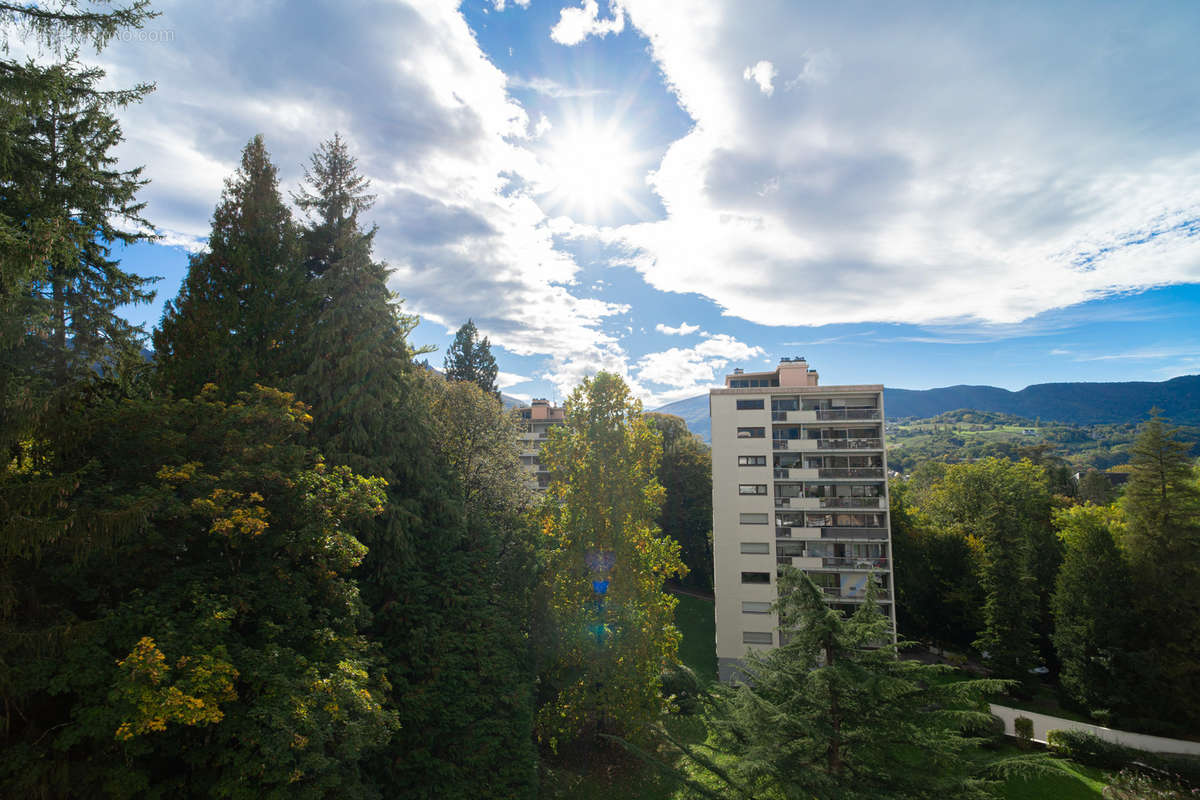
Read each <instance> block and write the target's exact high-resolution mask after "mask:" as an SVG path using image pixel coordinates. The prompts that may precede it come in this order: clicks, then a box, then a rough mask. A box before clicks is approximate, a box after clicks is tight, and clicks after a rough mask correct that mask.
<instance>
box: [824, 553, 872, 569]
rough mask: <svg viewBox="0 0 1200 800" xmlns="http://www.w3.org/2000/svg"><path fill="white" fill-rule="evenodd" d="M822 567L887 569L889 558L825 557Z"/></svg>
mask: <svg viewBox="0 0 1200 800" xmlns="http://www.w3.org/2000/svg"><path fill="white" fill-rule="evenodd" d="M821 567H822V568H823V569H848V570H877V569H880V570H885V569H887V568H888V560H887V559H886V558H872V557H871V556H861V557H854V556H851V557H849V558H842V557H833V558H830V557H825V558H822V559H821Z"/></svg>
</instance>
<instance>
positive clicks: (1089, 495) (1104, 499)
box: [1079, 469, 1117, 506]
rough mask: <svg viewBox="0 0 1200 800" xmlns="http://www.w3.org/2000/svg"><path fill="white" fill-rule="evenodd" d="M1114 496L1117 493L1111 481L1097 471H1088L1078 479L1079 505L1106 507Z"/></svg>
mask: <svg viewBox="0 0 1200 800" xmlns="http://www.w3.org/2000/svg"><path fill="white" fill-rule="evenodd" d="M1116 495H1117V492H1116V490H1115V489H1114V488H1113V485H1112V481H1110V480H1109V479H1108V476H1107V475H1105V474H1104V473H1102V472H1099V471H1098V470H1094V469H1089V470H1088V471H1087V472H1086V473H1084V475H1083V477H1082V478H1080V479H1079V502H1081V503H1091V504H1092V505H1097V506H1106V505H1108V504H1110V503H1111V502H1112V501H1113V500H1114V499H1115V498H1116Z"/></svg>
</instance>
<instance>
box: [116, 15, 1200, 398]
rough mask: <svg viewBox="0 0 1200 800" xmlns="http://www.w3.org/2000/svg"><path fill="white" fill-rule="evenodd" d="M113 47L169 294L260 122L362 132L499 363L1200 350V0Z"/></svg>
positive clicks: (456, 302) (919, 384)
mask: <svg viewBox="0 0 1200 800" xmlns="http://www.w3.org/2000/svg"><path fill="white" fill-rule="evenodd" d="M156 7H157V8H159V9H160V10H161V11H162V15H161V16H160V17H159V18H158V19H156V20H154V21H152V22H151V23H150V25H149V26H148V27H147V29H146V31H144V32H142V33H141V34H139V35H137V36H129V37H126V38H125V39H124V40H121V41H117V42H114V43H113V44H112V45H111V46H110V47H109V48H108V49H107V50H106V51H104V53H103V54H102V55H101V56H99V57H98V60H99V61H101V62H102V64H103V65H104V66H105V67H106V68H107V69H108V70H109V75H110V79H111V80H112V82H113V83H114V85H127V84H129V83H132V82H134V81H137V80H151V81H156V82H157V84H158V90H157V91H156V92H155V93H154V94H153V95H151V96H150V97H149V98H148V99H147V100H146V101H145V102H144V103H142V104H141V105H140V106H138V107H135V108H132V109H128V110H126V111H125V112H123V125H124V129H125V132H126V137H127V141H126V142H125V144H123V145H122V149H121V157H122V160H123V162H124V163H127V164H145V165H146V173H147V175H148V176H149V177H150V178H151V180H152V183H151V184H150V186H148V187H147V188H146V190H145V192H144V195H143V196H144V198H145V199H146V200H148V201H149V206H148V208H147V215H148V217H149V218H150V219H151V220H152V221H153V222H154V224H155V225H156V226H157V227H158V229H159V231H160V233H161V234H163V239H162V241H161V243H159V244H155V245H139V246H137V247H135V248H132V249H130V250H128V251H126V253H125V257H124V260H125V264H126V266H128V267H130V268H132V269H134V270H135V271H138V272H140V273H142V274H147V275H160V276H162V277H163V280H162V282H161V283H160V291H159V300H158V302H157V303H156V304H155V305H154V306H153V307H143V308H137V309H130V310H129V314H130V316H131V317H133V318H134V319H139V320H144V321H146V322H147V323H148V324H149V325H153V324H154V323H155V322H156V321H157V319H158V316H159V314H160V313H161V302H162V300H164V299H166V298H168V297H170V296H173V295H174V294H175V292H176V290H177V288H178V284H179V281H180V279H181V277H182V275H183V273H184V271H185V269H186V264H187V257H188V253H189V252H190V251H194V250H196V249H197V248H200V247H203V243H204V237H205V235H206V233H207V228H208V222H209V218H210V216H211V213H212V208H213V206H214V205H215V204H216V202H217V200H218V198H219V196H220V192H221V187H222V181H223V179H224V178H225V177H226V176H228V175H229V174H230V173H231V172H232V171H233V169H234V167H235V165H236V162H237V159H238V155H239V151H240V149H241V147H242V146H243V145H244V144H245V142H246V141H247V140H248V139H249V138H250V137H251V136H253V135H254V134H256V133H261V134H263V135H264V137H265V138H266V141H267V145H268V148H269V149H270V150H271V152H272V154H273V156H274V158H275V160H276V162H277V163H278V165H279V170H280V177H281V181H282V183H283V186H284V188H285V190H289V189H294V188H295V187H296V185H297V182H298V180H299V178H300V175H301V164H302V163H303V162H304V161H305V159H306V158H307V154H308V153H310V152H311V151H312V150H313V148H314V147H315V146H316V144H317V143H318V142H319V141H320V140H321V139H324V138H327V137H328V136H330V135H331V134H332V133H333V131H334V130H337V131H340V132H341V133H342V134H343V136H345V137H346V138H347V139H348V140H349V141H350V142H351V145H352V147H353V148H354V151H355V152H356V154H357V155H358V157H359V160H360V166H361V168H362V170H363V172H364V173H365V174H367V175H368V176H369V177H370V178H371V179H372V181H373V183H374V190H375V192H376V193H377V194H378V196H379V200H378V203H377V205H376V207H375V208H374V209H373V210H372V212H371V216H372V217H373V220H374V222H376V223H377V224H378V225H379V234H378V237H377V254H378V255H379V256H380V257H381V258H383V259H385V260H386V261H387V262H388V263H389V264H390V265H391V266H392V267H394V268H395V273H394V276H393V281H392V286H393V289H394V290H395V291H396V292H397V293H398V295H399V296H401V297H404V298H405V305H406V308H407V309H408V310H409V311H413V312H416V313H418V314H420V315H421V317H422V320H423V321H422V323H421V325H420V326H419V327H418V328H417V330H416V332H415V339H416V342H417V343H418V344H422V345H430V346H435V347H437V348H438V350H439V352H437V353H435V354H433V355H432V356H431V360H432V361H433V362H434V363H437V364H440V361H441V357H442V352H444V350H445V347H446V345H447V344H448V343H449V341H450V339H451V337H452V334H453V331H454V329H455V328H457V327H458V325H459V324H461V323H462V322H463V321H464V320H465V319H466V318H467V317H471V318H473V319H474V321H475V322H476V324H477V325H478V326H479V328H480V329H481V330H482V331H483V332H484V333H485V334H487V335H489V336H490V337H491V339H492V342H493V345H494V350H495V352H496V355H497V360H498V361H499V363H500V368H501V370H502V373H501V375H502V378H503V381H502V382H503V383H504V385H505V387H506V389H505V390H506V391H507V392H508V393H510V394H515V395H518V396H524V397H529V396H548V397H556V396H557V397H562V396H563V395H564V394H565V392H566V391H568V390H569V388H570V387H571V386H572V385H574V384H575V383H576V382H578V380H579V379H580V378H581V377H583V376H584V375H587V374H590V373H593V372H595V371H596V370H598V369H609V370H615V371H618V372H620V373H621V374H623V375H624V376H625V377H626V378H627V379H628V380H629V381H630V383H631V384H632V385H633V386H634V388H635V390H636V391H637V393H638V394H639V395H640V396H642V397H643V399H644V400H645V401H646V402H647V404H648V405H650V406H654V405H657V404H660V403H663V402H668V401H671V400H675V399H680V398H683V397H688V396H691V395H695V394H700V393H702V392H703V391H704V390H705V389H706V388H707V387H708V386H710V385H713V384H715V383H719V382H720V381H721V378H722V376H723V375H724V374H725V372H727V371H728V370H729V369H731V368H732V367H735V366H742V367H748V368H761V367H765V366H767V365H769V364H773V363H774V362H775V361H776V360H777V359H778V358H779V357H781V356H791V355H803V356H806V357H807V358H808V359H809V362H810V363H811V364H812V365H813V366H815V367H816V368H817V369H818V370H819V371H820V372H821V376H822V381H823V382H825V383H863V382H871V383H875V382H882V383H885V384H887V385H890V386H896V387H903V388H928V387H933V386H944V385H950V384H959V383H968V384H991V385H997V386H1004V387H1008V388H1012V389H1019V388H1021V387H1023V386H1025V385H1028V384H1031V383H1042V382H1048V381H1081V380H1100V381H1104V380H1162V379H1165V378H1169V377H1173V376H1176V375H1181V374H1190V373H1196V372H1200V324H1197V322H1196V320H1197V317H1198V312H1200V136H1198V135H1197V134H1198V133H1200V106H1198V105H1197V104H1196V103H1195V102H1194V98H1195V93H1196V90H1197V88H1198V87H1197V83H1198V81H1200V78H1197V77H1196V76H1197V75H1200V49H1198V48H1196V47H1195V45H1194V40H1193V34H1194V32H1195V31H1196V30H1197V29H1198V23H1200V6H1197V5H1195V4H1193V3H1165V2H1160V3H1154V2H1148V3H1141V4H1130V3H1116V2H1112V3H1095V2H1088V3H1066V2H1063V3H1053V4H1048V3H1032V2H1030V3H1017V4H1004V5H1003V6H1002V5H1000V4H988V5H984V4H978V5H969V6H964V5H963V4H960V3H949V2H946V3H941V2H912V3H905V4H903V5H902V6H900V5H893V6H886V5H881V4H879V3H875V2H856V1H855V0H847V2H843V3H838V4H830V3H794V2H768V1H767V0H762V1H761V2H755V3H753V4H746V3H739V2H736V0H707V2H703V3H697V2H694V0H688V2H684V0H622V2H619V3H610V2H608V0H595V1H594V0H582V2H572V3H565V4H564V3H559V2H544V1H543V0H527V2H514V0H507V1H505V0H470V1H469V2H465V3H462V4H461V5H456V4H454V3H432V2H430V3H417V4H409V3H405V2H396V3H390V4H387V5H385V6H370V5H366V4H359V3H346V4H338V5H333V4H330V5H328V6H312V7H311V8H310V9H306V10H305V11H303V12H301V11H299V10H297V9H296V8H292V7H285V6H284V5H282V4H255V5H251V6H247V5H245V4H239V3H233V2H224V0H215V1H214V2H210V3H206V4H204V6H203V7H198V6H197V5H196V4H187V3H170V2H167V3H158V4H156Z"/></svg>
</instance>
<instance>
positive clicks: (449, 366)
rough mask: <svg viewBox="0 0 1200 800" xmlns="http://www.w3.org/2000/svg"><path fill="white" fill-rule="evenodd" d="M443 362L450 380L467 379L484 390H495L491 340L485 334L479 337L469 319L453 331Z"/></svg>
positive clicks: (494, 362)
mask: <svg viewBox="0 0 1200 800" xmlns="http://www.w3.org/2000/svg"><path fill="white" fill-rule="evenodd" d="M443 366H444V367H445V370H446V377H447V378H449V379H450V380H452V381H470V382H471V383H474V384H476V385H478V386H479V388H480V389H483V390H484V391H485V392H491V393H495V392H496V391H497V389H496V372H497V369H496V359H495V357H494V356H493V355H492V344H491V342H489V341H488V338H487V337H486V336H485V337H483V338H482V339H480V338H479V330H478V329H477V328H476V327H475V323H474V322H472V321H471V320H467V321H466V324H464V325H463V326H462V327H461V328H459V329H458V332H457V333H455V334H454V341H453V342H451V343H450V349H449V350H447V351H446V361H445V363H444V364H443Z"/></svg>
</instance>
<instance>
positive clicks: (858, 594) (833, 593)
mask: <svg viewBox="0 0 1200 800" xmlns="http://www.w3.org/2000/svg"><path fill="white" fill-rule="evenodd" d="M821 593H822V594H824V595H825V599H826V600H858V601H862V600H866V599H867V592H866V590H865V589H861V590H859V591H850V590H849V589H843V588H841V587H838V586H822V587H821ZM891 599H892V593H891V592H890V591H889V590H887V589H880V588H878V587H877V588H876V589H875V600H876V602H885V601H890V600H891Z"/></svg>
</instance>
